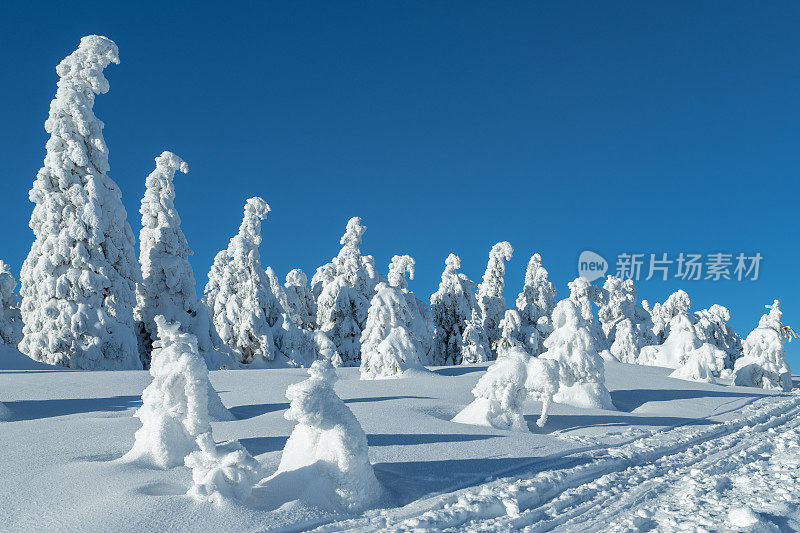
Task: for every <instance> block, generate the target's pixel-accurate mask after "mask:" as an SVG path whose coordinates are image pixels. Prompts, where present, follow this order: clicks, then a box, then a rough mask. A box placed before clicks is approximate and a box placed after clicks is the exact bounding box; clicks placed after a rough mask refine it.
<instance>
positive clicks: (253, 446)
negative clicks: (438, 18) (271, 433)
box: [239, 437, 289, 456]
mask: <svg viewBox="0 0 800 533" xmlns="http://www.w3.org/2000/svg"><path fill="white" fill-rule="evenodd" d="M288 439H289V437H248V438H246V439H239V442H240V443H241V444H242V446H244V449H245V450H247V451H248V452H250V455H253V456H255V455H261V454H262V453H269V452H278V451H281V450H283V447H284V446H286V441H287V440H288Z"/></svg>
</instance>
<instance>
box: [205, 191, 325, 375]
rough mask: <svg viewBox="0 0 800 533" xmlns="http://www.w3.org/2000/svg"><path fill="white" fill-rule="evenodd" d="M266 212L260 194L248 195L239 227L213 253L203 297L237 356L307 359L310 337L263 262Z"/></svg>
mask: <svg viewBox="0 0 800 533" xmlns="http://www.w3.org/2000/svg"><path fill="white" fill-rule="evenodd" d="M268 212H269V206H268V205H267V203H266V202H265V201H264V200H262V199H261V198H258V197H256V198H250V199H249V200H247V203H246V204H245V208H244V218H243V219H242V224H241V226H240V227H239V233H238V234H237V235H236V236H235V237H233V238H232V239H231V240H230V243H229V244H228V248H227V249H225V250H222V251H221V252H219V253H218V254H217V256H216V257H215V258H214V265H213V266H212V267H211V272H209V274H208V284H207V285H206V288H205V294H204V296H203V302H204V303H205V305H206V307H207V308H208V309H209V311H210V312H211V315H212V318H213V321H214V325H215V326H216V328H217V331H218V332H219V335H220V337H221V338H222V340H223V342H225V343H226V344H227V345H228V347H230V348H231V349H232V350H234V351H235V352H236V354H237V358H238V359H239V362H241V363H248V364H253V363H255V364H258V365H263V364H265V363H266V362H267V361H275V362H277V363H283V362H288V363H289V364H295V365H308V364H311V362H312V361H313V360H314V359H315V358H316V350H315V348H314V342H313V339H312V338H311V337H310V336H309V335H306V334H305V333H304V332H303V331H302V330H300V329H299V328H298V327H297V326H296V325H295V324H294V322H292V320H291V319H290V318H289V315H288V314H287V312H286V310H285V309H284V308H283V306H281V304H280V302H279V301H278V298H276V296H275V294H274V293H273V292H272V289H271V287H270V281H269V278H268V276H267V272H266V270H264V268H263V267H262V266H261V258H260V254H259V251H258V248H259V245H260V244H261V239H262V237H261V221H262V220H264V219H265V218H266V216H267V213H268Z"/></svg>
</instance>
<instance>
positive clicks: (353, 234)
mask: <svg viewBox="0 0 800 533" xmlns="http://www.w3.org/2000/svg"><path fill="white" fill-rule="evenodd" d="M365 231H367V227H366V226H365V225H363V224H362V223H361V217H353V218H351V219H350V220H348V221H347V229H346V230H345V232H344V235H342V238H341V239H339V244H341V245H342V246H344V247H345V248H349V249H351V250H355V251H356V253H360V246H361V238H362V237H363V236H364V232H365Z"/></svg>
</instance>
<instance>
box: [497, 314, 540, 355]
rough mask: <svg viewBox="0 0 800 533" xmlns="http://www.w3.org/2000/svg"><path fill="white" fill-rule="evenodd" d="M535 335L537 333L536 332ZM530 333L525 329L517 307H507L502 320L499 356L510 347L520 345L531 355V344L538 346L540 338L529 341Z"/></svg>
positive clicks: (498, 347)
mask: <svg viewBox="0 0 800 533" xmlns="http://www.w3.org/2000/svg"><path fill="white" fill-rule="evenodd" d="M534 335H535V334H534ZM528 341H529V339H528V334H527V332H526V331H524V330H523V326H522V317H521V316H520V314H519V311H517V310H516V309H506V314H505V316H504V317H503V320H501V321H500V340H499V341H498V345H497V347H496V351H497V356H498V357H502V356H503V355H504V354H505V353H506V352H507V351H508V350H509V349H511V348H514V347H519V348H522V349H523V350H525V351H526V352H528V354H529V355H531V351H530V349H529V348H528V347H529V346H537V345H538V339H534V340H533V342H532V343H531V342H528Z"/></svg>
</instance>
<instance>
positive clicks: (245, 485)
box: [185, 431, 262, 505]
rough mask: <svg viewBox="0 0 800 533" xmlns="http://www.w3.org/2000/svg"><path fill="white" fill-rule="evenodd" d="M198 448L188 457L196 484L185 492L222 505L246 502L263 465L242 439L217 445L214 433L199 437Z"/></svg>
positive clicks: (188, 463) (187, 461)
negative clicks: (229, 502)
mask: <svg viewBox="0 0 800 533" xmlns="http://www.w3.org/2000/svg"><path fill="white" fill-rule="evenodd" d="M197 447H198V450H196V451H193V452H192V453H191V454H189V455H188V456H187V457H186V460H185V464H186V466H188V467H189V468H191V469H192V480H193V481H194V485H193V486H192V488H190V489H189V492H187V493H186V494H187V495H188V496H191V497H192V498H194V499H195V500H198V501H209V502H212V503H214V504H215V505H222V504H223V503H224V502H225V501H226V500H233V501H237V502H244V501H245V500H246V499H247V498H248V496H250V493H251V492H252V491H253V486H254V485H255V484H256V483H257V482H258V480H259V479H261V475H262V470H261V465H260V464H259V462H258V461H256V460H255V459H254V458H253V457H252V456H251V455H250V454H249V453H247V450H245V449H244V448H243V447H242V445H241V444H240V443H239V441H231V442H226V443H223V444H219V445H217V444H215V443H214V438H213V437H212V435H211V432H210V431H209V432H207V433H203V434H202V435H200V436H199V437H197Z"/></svg>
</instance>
